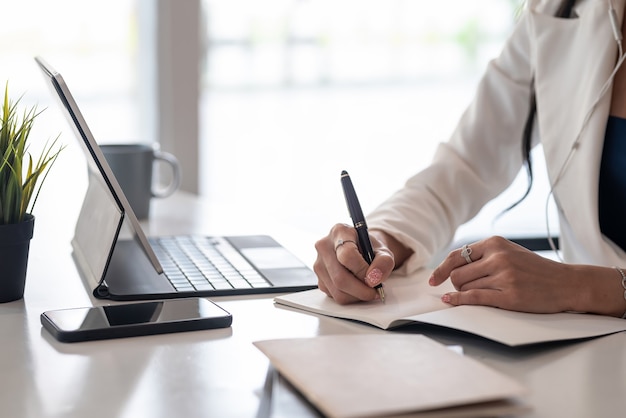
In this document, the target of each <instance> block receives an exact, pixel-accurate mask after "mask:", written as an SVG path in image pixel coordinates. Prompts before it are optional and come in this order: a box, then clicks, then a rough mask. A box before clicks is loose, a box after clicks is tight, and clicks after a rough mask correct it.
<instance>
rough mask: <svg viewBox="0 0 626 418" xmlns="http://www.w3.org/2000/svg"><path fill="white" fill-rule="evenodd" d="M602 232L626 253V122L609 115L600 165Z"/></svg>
mask: <svg viewBox="0 0 626 418" xmlns="http://www.w3.org/2000/svg"><path fill="white" fill-rule="evenodd" d="M598 210H599V216H600V230H601V231H602V233H603V234H604V236H606V237H607V238H609V239H611V241H613V242H614V243H616V244H617V245H619V246H620V247H622V249H623V250H624V251H626V119H622V118H618V117H616V116H609V121H608V122H607V126H606V134H605V137H604V148H603V150H602V163H601V165H600V189H599V196H598Z"/></svg>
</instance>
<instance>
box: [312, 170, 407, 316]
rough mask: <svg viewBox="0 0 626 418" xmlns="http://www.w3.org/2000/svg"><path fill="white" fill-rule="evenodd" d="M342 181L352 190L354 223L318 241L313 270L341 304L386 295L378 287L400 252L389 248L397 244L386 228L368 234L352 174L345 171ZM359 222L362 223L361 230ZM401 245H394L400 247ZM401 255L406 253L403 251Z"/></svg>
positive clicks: (338, 226)
mask: <svg viewBox="0 0 626 418" xmlns="http://www.w3.org/2000/svg"><path fill="white" fill-rule="evenodd" d="M344 175H345V176H344ZM341 182H342V186H343V187H344V192H345V191H347V192H348V195H347V196H346V203H347V204H348V208H349V211H350V215H351V216H352V219H353V224H354V225H347V224H345V223H338V224H336V225H334V226H333V227H332V228H331V230H330V232H329V233H328V235H327V236H325V237H323V238H322V239H320V240H318V241H317V242H316V243H315V249H316V250H317V259H316V260H315V263H314V264H313V270H315V273H316V274H317V278H318V287H319V289H320V290H321V291H322V292H324V293H325V294H326V295H328V296H329V297H331V298H332V299H334V300H335V302H337V303H339V304H341V305H345V304H348V303H354V302H364V301H372V300H375V299H382V297H384V296H385V295H384V293H382V294H381V293H379V292H378V289H376V287H377V286H378V285H379V284H382V282H383V281H384V280H385V279H387V278H388V277H389V275H390V274H391V272H392V271H393V269H394V267H395V261H394V260H395V257H396V255H395V254H394V252H393V251H392V250H391V249H390V247H389V244H390V243H391V244H395V243H394V242H392V241H391V237H390V236H388V235H387V234H386V233H384V232H383V231H379V230H372V231H369V235H368V233H367V231H365V230H366V229H367V225H366V224H365V219H364V217H363V216H362V214H363V212H362V211H361V208H360V205H359V203H358V199H356V193H354V188H353V187H352V182H351V181H350V177H349V176H348V173H345V172H343V173H342V180H341ZM348 196H350V197H349V198H348ZM353 215H354V216H353ZM354 220H357V221H356V222H355V221H354ZM361 221H363V222H362V224H361ZM356 224H359V228H358V229H356V228H355V226H356ZM358 230H361V231H363V232H361V240H364V239H366V241H364V243H363V244H360V243H359V236H358ZM364 232H365V233H364ZM368 242H369V244H368ZM362 248H364V249H365V250H362ZM399 248H400V247H397V248H396V247H394V249H396V250H398V249H399ZM400 256H403V255H402V253H400ZM370 263H371V265H370ZM381 288H382V286H381ZM381 292H382V290H381ZM386 296H387V297H388V296H389V295H386Z"/></svg>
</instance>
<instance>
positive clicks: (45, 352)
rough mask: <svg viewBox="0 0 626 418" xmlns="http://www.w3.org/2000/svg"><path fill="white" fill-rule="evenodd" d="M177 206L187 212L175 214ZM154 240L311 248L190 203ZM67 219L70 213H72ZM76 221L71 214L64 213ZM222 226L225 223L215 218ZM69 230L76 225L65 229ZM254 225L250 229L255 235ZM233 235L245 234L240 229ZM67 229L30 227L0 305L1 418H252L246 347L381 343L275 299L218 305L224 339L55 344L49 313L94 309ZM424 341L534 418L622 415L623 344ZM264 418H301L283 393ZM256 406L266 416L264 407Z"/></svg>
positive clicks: (360, 329)
mask: <svg viewBox="0 0 626 418" xmlns="http://www.w3.org/2000/svg"><path fill="white" fill-rule="evenodd" d="M181 208H182V209H181ZM153 209H155V210H154V211H153V218H152V221H151V222H150V224H149V225H147V229H148V230H149V232H150V233H161V234H166V233H178V232H189V231H190V230H192V229H193V230H195V231H201V232H206V233H220V234H221V233H225V232H232V233H243V232H268V233H270V234H272V235H274V236H276V237H277V238H278V239H279V241H281V242H283V243H284V244H285V245H286V246H288V247H290V248H292V249H294V252H296V254H297V255H300V256H301V257H303V258H305V259H306V261H307V262H310V261H311V259H310V256H311V252H312V251H313V250H312V247H313V241H312V240H311V241H309V238H310V237H305V238H303V237H302V236H301V235H300V234H299V233H298V231H294V230H290V229H289V228H281V227H280V226H279V225H278V224H272V223H264V224H263V225H260V226H258V227H257V230H255V231H251V230H249V229H246V228H248V227H249V225H242V224H241V222H240V219H241V218H240V217H236V220H237V222H236V223H235V222H234V221H233V222H231V225H236V228H232V229H229V227H228V226H226V224H225V223H223V222H216V220H217V218H213V216H222V215H223V214H222V215H218V214H216V213H215V212H213V211H209V210H208V208H207V207H203V205H202V203H201V202H199V201H197V199H195V198H194V197H192V196H190V195H185V194H178V195H177V196H176V197H175V198H170V199H168V200H165V201H160V202H155V206H154V207H153ZM70 212H71V211H70ZM71 213H73V212H71ZM220 219H223V218H220ZM69 221H71V220H69ZM254 223H255V222H252V221H251V222H250V225H252V224H254ZM238 228H240V230H238ZM72 233H73V227H72V224H71V222H69V223H65V224H63V222H59V220H58V219H56V220H55V219H48V218H46V215H45V214H43V215H41V216H40V217H38V219H37V225H36V227H35V240H34V241H33V242H32V245H31V259H30V263H29V273H28V278H27V287H26V292H25V297H24V300H21V301H17V302H12V303H7V304H0V338H1V341H2V342H1V343H0V346H1V349H2V355H1V356H0V376H1V377H0V405H1V407H0V408H1V409H0V411H1V412H0V415H1V416H3V417H5V416H6V417H47V416H76V417H90V418H93V417H100V416H102V417H114V416H124V417H126V416H128V417H130V416H132V417H137V416H142V417H147V416H150V417H152V416H156V417H160V416H163V417H171V416H181V417H182V416H184V417H196V416H202V417H209V416H210V417H252V416H257V415H259V416H266V415H265V414H264V413H265V412H267V411H266V410H264V409H263V408H261V405H262V402H261V399H262V397H263V396H264V392H263V386H264V382H265V379H266V373H267V370H268V362H267V360H266V358H265V357H264V356H263V355H262V354H261V353H260V352H259V351H257V349H256V348H255V347H253V345H252V341H255V340H260V339H269V338H279V337H311V336H316V335H322V334H343V333H382V332H384V331H380V330H377V329H375V328H373V327H369V326H366V325H361V324H357V323H354V322H349V321H344V320H338V319H331V318H324V317H317V316H314V315H310V314H304V313H300V312H295V311H290V310H286V309H282V308H277V307H275V306H274V305H273V302H272V296H263V297H250V296H247V297H241V298H215V301H216V302H218V303H219V304H220V305H221V306H223V307H224V308H225V309H227V310H228V311H230V312H231V313H232V314H233V318H234V321H233V325H232V327H231V328H229V329H219V330H211V331H199V332H188V333H179V334H170V335H160V336H148V337H138V338H127V339H118V340H107V341H97V342H86V343H75V344H62V343H59V342H57V341H56V340H54V339H53V338H52V337H51V336H50V335H48V334H47V332H46V331H45V330H43V329H42V328H41V325H40V322H39V315H40V314H41V312H43V311H45V310H50V309H60V308H68V307H78V306H89V305H92V304H103V303H106V302H103V301H98V300H94V299H92V298H91V296H90V293H89V292H88V291H87V290H86V289H85V287H84V285H83V284H82V282H81V280H80V278H79V275H78V273H77V271H76V267H75V266H74V263H73V261H72V259H71V255H70V253H71V247H70V241H69V240H70V238H71V236H72ZM403 332H418V333H424V334H426V335H428V336H431V337H432V338H435V339H436V340H439V341H441V342H443V343H446V344H460V345H462V346H463V348H464V350H465V353H466V354H467V355H470V356H472V357H474V358H477V359H479V360H481V361H483V362H484V363H486V364H488V365H490V366H492V367H494V368H496V369H498V370H500V371H502V372H504V373H506V374H508V375H511V376H513V377H515V378H517V379H518V380H520V381H521V382H523V383H524V384H526V385H528V387H530V389H531V390H532V393H531V395H530V396H529V398H528V399H529V403H530V404H531V406H532V407H533V408H534V410H533V411H532V413H531V416H536V417H618V416H619V417H622V416H624V414H626V397H625V396H624V395H625V394H626V334H624V333H622V334H616V335H612V336H608V337H604V338H597V339H592V340H589V341H584V342H575V343H562V344H551V345H542V346H538V347H528V348H517V349H511V348H508V347H504V346H501V345H498V344H496V343H492V342H490V341H486V340H482V339H479V338H475V337H473V336H468V335H464V334H461V333H457V332H452V331H446V330H443V329H436V328H432V327H427V326H416V327H412V328H407V329H406V330H404V331H403ZM278 389H279V391H278V393H276V392H274V396H275V398H274V399H275V402H276V397H277V399H278V402H277V403H275V404H274V407H273V409H272V410H271V411H270V412H271V414H270V416H298V415H306V413H307V412H306V411H307V409H306V405H304V404H303V403H302V402H300V401H299V400H298V398H297V397H295V396H294V394H293V392H291V391H290V390H289V388H288V387H287V386H285V385H279V386H278ZM260 408H261V409H260Z"/></svg>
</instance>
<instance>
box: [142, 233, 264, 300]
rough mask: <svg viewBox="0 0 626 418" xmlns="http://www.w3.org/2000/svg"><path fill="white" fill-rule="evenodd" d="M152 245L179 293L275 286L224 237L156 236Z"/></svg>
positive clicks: (151, 241)
mask: <svg viewBox="0 0 626 418" xmlns="http://www.w3.org/2000/svg"><path fill="white" fill-rule="evenodd" d="M150 244H151V245H152V248H153V250H154V252H155V254H156V256H157V258H158V259H159V262H160V263H161V266H162V267H163V271H164V273H165V275H166V276H167V278H168V279H169V281H170V283H171V284H172V286H174V288H175V289H176V290H177V291H178V292H193V291H208V290H227V289H251V288H264V287H265V288H266V287H271V286H272V284H271V283H270V282H268V281H267V280H266V279H265V278H264V277H263V276H261V274H259V272H257V271H256V270H255V269H254V267H252V265H251V264H250V263H249V262H248V261H247V260H246V259H245V258H244V257H243V256H242V255H241V254H240V253H239V252H238V251H237V250H236V249H235V248H234V247H233V246H232V245H231V244H230V243H229V242H228V241H227V240H226V239H224V238H214V237H196V236H175V237H155V238H150Z"/></svg>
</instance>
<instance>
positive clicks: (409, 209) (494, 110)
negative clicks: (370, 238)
mask: <svg viewBox="0 0 626 418" xmlns="http://www.w3.org/2000/svg"><path fill="white" fill-rule="evenodd" d="M528 20H529V14H528V12H527V11H525V12H524V14H523V15H522V16H521V17H520V19H519V21H518V22H517V24H516V26H515V28H514V31H513V33H512V34H511V36H510V37H509V39H508V40H507V42H506V43H505V46H504V48H503V50H502V52H501V53H500V55H499V56H498V57H497V58H495V59H494V60H492V61H491V62H490V63H489V64H488V66H487V70H486V72H485V74H484V75H483V77H482V79H481V81H480V82H479V85H478V89H477V92H476V95H475V97H474V99H473V101H472V102H471V103H470V105H469V107H468V108H467V109H466V111H465V112H464V113H463V115H462V117H461V119H460V121H459V123H458V125H457V127H456V129H455V130H454V132H453V134H452V136H451V138H450V139H449V140H448V142H446V143H442V144H440V145H439V146H438V148H437V151H436V152H435V156H434V158H433V161H432V163H431V165H429V166H428V167H427V168H426V169H424V170H423V171H421V172H419V173H418V174H416V175H415V176H413V177H411V178H410V179H409V180H408V181H407V182H406V184H405V185H404V187H403V188H402V189H400V190H399V191H397V192H396V193H395V194H393V195H392V196H391V197H390V198H389V199H387V200H386V201H384V202H383V203H382V204H381V205H380V206H379V207H377V208H376V209H375V210H374V211H373V212H372V213H371V214H370V215H369V216H368V225H369V227H370V229H380V230H383V231H385V232H387V233H389V234H391V235H392V236H394V237H395V238H396V239H397V240H399V241H400V242H401V243H403V244H404V245H406V246H407V247H409V248H410V249H412V250H413V255H412V256H411V257H410V258H409V260H407V261H406V262H405V263H404V264H403V266H401V268H400V270H401V271H402V272H404V273H408V272H410V271H413V270H416V269H418V268H420V267H423V266H425V265H426V264H427V263H428V262H429V261H430V260H431V258H432V257H433V255H434V254H436V253H438V252H439V251H441V250H442V249H444V248H445V247H446V246H447V245H449V243H450V242H451V240H452V238H453V237H454V233H455V231H456V229H457V228H458V227H459V226H460V225H461V224H463V223H464V222H466V221H468V220H469V219H471V218H472V217H474V216H475V215H476V214H477V213H478V212H479V211H480V209H481V208H482V207H483V206H484V205H485V204H486V203H487V202H488V201H489V200H491V199H493V198H494V197H495V196H497V195H498V194H500V193H501V192H502V191H503V190H504V189H506V188H507V186H509V185H510V184H511V183H512V181H513V180H514V179H515V177H516V175H517V173H518V172H519V170H520V168H521V166H522V163H523V160H522V148H521V147H522V133H523V130H524V125H525V122H526V119H527V115H528V111H529V103H530V87H531V79H532V65H531V62H532V59H531V58H532V51H531V42H530V39H529V33H530V31H529V25H528Z"/></svg>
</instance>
